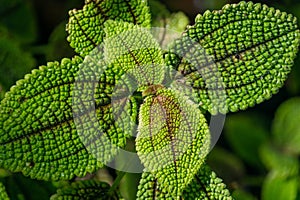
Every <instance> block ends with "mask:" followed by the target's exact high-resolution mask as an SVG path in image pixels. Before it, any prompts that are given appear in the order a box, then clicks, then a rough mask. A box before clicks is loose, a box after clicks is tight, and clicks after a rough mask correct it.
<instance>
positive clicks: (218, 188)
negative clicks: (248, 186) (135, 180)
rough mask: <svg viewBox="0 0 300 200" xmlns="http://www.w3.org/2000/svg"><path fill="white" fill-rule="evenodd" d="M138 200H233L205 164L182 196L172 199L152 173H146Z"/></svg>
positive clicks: (141, 182)
mask: <svg viewBox="0 0 300 200" xmlns="http://www.w3.org/2000/svg"><path fill="white" fill-rule="evenodd" d="M137 199H138V200H143V199H186V200H191V199H193V200H203V199H205V200H215V199H220V200H231V199H232V198H231V196H230V193H229V191H228V190H227V189H226V186H225V184H224V183H223V182H222V180H221V179H220V178H218V177H217V176H216V174H215V173H214V172H213V171H211V170H210V168H209V167H208V166H207V165H206V164H204V165H203V166H202V167H201V168H200V170H199V172H198V173H197V174H196V175H195V177H194V178H193V180H192V182H191V183H190V184H189V185H188V186H187V187H186V188H185V189H184V191H183V193H182V195H180V196H177V197H172V196H171V195H170V194H169V193H167V192H166V190H165V186H164V185H161V184H160V183H159V181H158V180H157V178H155V177H154V176H153V175H152V174H151V173H147V172H144V173H143V175H142V178H141V180H140V185H139V187H138V192H137Z"/></svg>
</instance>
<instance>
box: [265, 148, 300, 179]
mask: <svg viewBox="0 0 300 200" xmlns="http://www.w3.org/2000/svg"><path fill="white" fill-rule="evenodd" d="M260 157H261V160H262V161H263V163H264V165H265V166H266V167H267V169H268V170H272V171H273V173H274V174H276V176H278V177H279V176H280V177H285V178H286V177H294V176H297V175H298V171H299V161H298V158H297V157H296V156H291V155H286V154H284V153H282V152H280V151H279V150H278V149H276V148H275V147H273V146H271V145H270V144H268V143H266V144H265V145H263V146H262V147H261V148H260Z"/></svg>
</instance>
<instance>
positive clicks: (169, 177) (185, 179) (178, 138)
mask: <svg viewBox="0 0 300 200" xmlns="http://www.w3.org/2000/svg"><path fill="white" fill-rule="evenodd" d="M151 91H152V93H151V94H149V96H147V97H146V98H145V100H144V103H143V105H142V106H141V108H140V115H139V127H138V131H139V133H138V136H137V138H136V145H137V147H136V149H137V153H138V155H139V157H140V159H141V161H142V163H143V164H144V165H145V167H146V170H147V171H150V172H151V173H152V174H153V175H154V177H155V178H157V180H158V182H159V184H160V185H163V187H164V189H166V190H167V191H168V192H169V193H170V194H171V195H172V196H179V195H181V193H182V191H183V189H184V188H185V187H186V186H187V185H188V184H189V183H190V182H191V180H192V179H193V177H194V175H195V174H196V173H197V171H198V170H199V168H200V167H201V165H202V164H203V162H204V157H205V156H206V155H207V153H208V149H209V128H208V125H207V123H206V120H205V118H204V115H202V113H201V111H200V110H199V109H198V107H197V105H196V104H194V103H193V102H192V101H191V100H189V99H187V98H186V97H184V96H181V95H180V94H179V93H177V92H173V91H172V90H168V89H163V88H160V86H157V88H156V89H152V90H151Z"/></svg>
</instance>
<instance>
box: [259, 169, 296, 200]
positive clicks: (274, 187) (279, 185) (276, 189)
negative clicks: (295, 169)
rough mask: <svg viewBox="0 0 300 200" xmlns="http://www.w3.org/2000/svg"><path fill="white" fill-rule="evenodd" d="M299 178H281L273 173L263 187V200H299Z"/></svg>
mask: <svg viewBox="0 0 300 200" xmlns="http://www.w3.org/2000/svg"><path fill="white" fill-rule="evenodd" d="M298 188H299V177H297V176H293V177H289V178H286V177H281V176H276V175H275V174H273V173H272V172H271V173H270V174H269V175H268V176H267V178H266V179H265V181H264V184H263V187H262V196H261V199H262V200H273V199H276V200H294V199H297V198H296V197H297V192H298Z"/></svg>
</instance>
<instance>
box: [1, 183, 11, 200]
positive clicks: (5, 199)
mask: <svg viewBox="0 0 300 200" xmlns="http://www.w3.org/2000/svg"><path fill="white" fill-rule="evenodd" d="M0 199H1V200H9V197H8V195H7V193H6V190H5V187H4V185H3V184H2V183H1V182H0Z"/></svg>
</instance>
